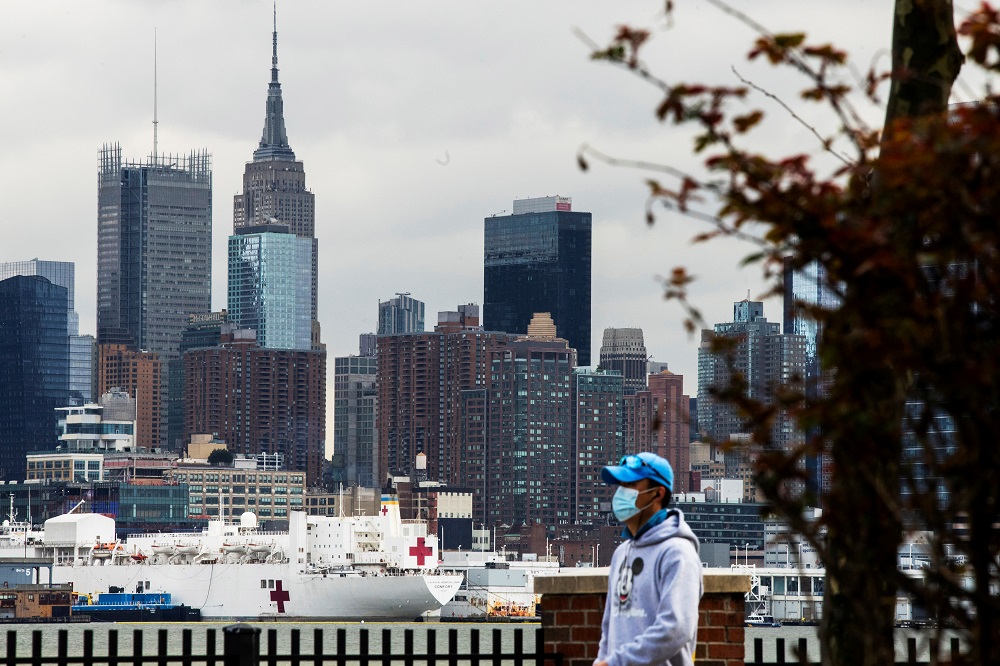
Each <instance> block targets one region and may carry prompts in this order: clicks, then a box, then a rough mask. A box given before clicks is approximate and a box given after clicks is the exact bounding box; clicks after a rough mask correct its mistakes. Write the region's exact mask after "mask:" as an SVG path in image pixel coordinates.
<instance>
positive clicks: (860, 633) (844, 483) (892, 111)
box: [820, 0, 963, 666]
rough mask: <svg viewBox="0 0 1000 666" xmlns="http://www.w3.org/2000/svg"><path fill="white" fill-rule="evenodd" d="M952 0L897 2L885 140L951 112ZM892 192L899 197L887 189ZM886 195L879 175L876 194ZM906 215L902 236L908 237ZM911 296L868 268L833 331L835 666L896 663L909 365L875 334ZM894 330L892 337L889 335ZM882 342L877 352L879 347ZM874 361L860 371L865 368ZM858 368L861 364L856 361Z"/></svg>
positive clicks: (885, 332) (830, 537)
mask: <svg viewBox="0 0 1000 666" xmlns="http://www.w3.org/2000/svg"><path fill="white" fill-rule="evenodd" d="M962 60H963V58H962V54H961V51H960V50H959V48H958V43H957V38H956V35H955V26H954V18H953V8H952V3H951V1H950V0H896V4H895V11H894V18H893V37H892V66H893V80H892V87H891V91H890V96H889V101H888V104H887V107H886V118H885V127H884V136H886V137H888V136H891V135H892V131H893V125H894V123H895V122H896V121H897V120H901V119H905V118H913V117H917V116H920V115H928V114H940V113H944V112H946V110H947V105H948V98H949V96H950V94H951V86H952V83H953V82H954V80H955V78H956V77H957V76H958V71H959V69H960V68H961V65H962ZM886 194H887V195H888V196H891V193H886ZM881 195H882V194H881V193H880V192H879V188H878V178H877V173H876V174H875V180H874V187H873V192H872V197H874V198H876V201H875V202H873V206H874V207H876V208H877V197H879V196H881ZM905 224H906V222H905V220H901V221H900V242H901V243H902V246H903V247H905V246H907V245H909V246H910V247H915V245H912V243H913V241H914V239H907V238H906V237H907V236H909V235H910V234H907V229H906V228H905ZM907 298H908V293H907V289H906V287H905V281H904V280H901V279H899V276H894V275H891V274H890V275H886V274H882V275H878V274H875V273H871V272H868V273H865V274H863V275H859V276H857V277H856V279H855V280H853V281H852V284H851V285H850V287H849V289H848V292H847V294H846V296H845V302H844V306H843V308H842V311H845V312H853V313H856V319H854V320H853V321H841V322H837V324H836V325H835V326H834V327H831V330H830V331H829V332H828V334H827V335H828V342H829V343H830V346H831V347H832V348H833V349H834V350H835V351H834V352H833V354H834V358H832V359H831V360H832V361H833V365H834V367H837V368H838V370H837V374H836V376H835V379H834V381H833V383H832V385H831V392H833V395H832V396H831V398H832V399H834V400H836V401H839V404H842V405H845V406H846V407H845V412H846V411H847V410H849V409H850V406H852V405H853V406H854V407H855V411H854V413H844V414H841V415H840V416H841V417H842V418H840V419H839V422H831V423H829V424H827V425H828V426H829V429H828V430H827V432H828V433H832V435H831V436H832V439H834V440H835V444H834V446H833V447H832V456H833V483H832V484H831V486H832V487H831V492H830V495H829V499H828V504H827V510H826V512H825V516H824V519H825V521H826V522H827V526H828V532H827V542H828V559H827V560H826V561H825V562H824V564H825V565H826V588H825V595H824V600H823V622H822V626H821V628H820V632H821V636H822V637H823V643H824V646H825V650H824V655H823V663H824V664H829V665H831V666H858V665H868V664H870V665H872V666H875V665H881V664H891V663H894V661H895V657H894V643H893V630H894V625H895V601H896V592H897V590H896V583H895V580H896V575H897V568H896V567H897V551H898V549H899V546H900V544H901V543H902V516H901V515H900V506H899V496H900V470H901V467H900V466H901V456H902V444H901V439H902V421H903V415H904V412H903V410H904V406H905V402H906V394H907V385H906V372H907V369H906V368H898V367H891V366H888V365H885V364H880V363H879V362H878V360H877V359H878V357H877V356H876V355H875V354H874V353H873V351H875V349H873V348H872V347H871V346H869V345H870V344H871V340H872V337H871V336H875V338H881V343H884V342H885V340H886V339H891V336H892V335H893V331H892V330H889V329H891V328H892V327H893V324H892V322H893V320H894V317H893V313H894V312H896V311H898V308H899V306H900V304H902V303H905V302H906V299H907ZM887 336H888V337H887ZM877 344H878V343H876V348H877ZM866 362H867V364H868V367H860V368H859V367H856V366H858V365H859V364H865V363H866ZM852 366H855V367H852Z"/></svg>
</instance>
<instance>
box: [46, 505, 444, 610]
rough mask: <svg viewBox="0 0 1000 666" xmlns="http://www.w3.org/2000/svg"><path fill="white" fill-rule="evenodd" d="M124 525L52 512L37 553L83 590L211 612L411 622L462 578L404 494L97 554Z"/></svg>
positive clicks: (149, 537)
mask: <svg viewBox="0 0 1000 666" xmlns="http://www.w3.org/2000/svg"><path fill="white" fill-rule="evenodd" d="M114 534H115V521H114V519H112V518H109V517H107V516H104V515H101V514H93V513H70V514H66V515H63V516H58V517H56V518H51V519H49V520H47V521H46V522H45V531H44V540H43V543H42V545H41V546H39V547H36V548H35V551H34V553H33V554H34V555H35V556H42V557H50V558H52V560H53V568H52V581H51V582H54V583H72V584H73V589H74V590H75V591H76V592H80V593H86V594H91V595H96V594H99V593H102V592H112V591H115V590H118V591H124V592H133V591H135V592H167V593H170V594H171V595H172V597H173V600H174V602H176V603H178V604H185V605H188V606H191V607H192V608H196V609H198V610H200V611H201V615H202V618H204V619H207V620H223V619H225V620H231V619H243V620H247V619H289V620H302V619H309V620H341V619H364V620H390V619H407V620H412V619H415V618H417V617H419V616H421V615H423V614H425V613H430V612H434V611H438V610H439V609H440V608H441V607H442V606H443V605H444V604H446V603H448V602H449V601H450V600H451V599H452V597H453V596H454V594H455V592H456V591H457V590H458V587H459V585H460V584H461V581H462V577H461V576H460V575H454V574H442V573H440V572H439V571H438V549H437V545H438V544H437V537H435V536H433V535H429V534H427V525H426V523H425V522H423V521H402V520H400V517H399V504H398V501H397V500H396V499H395V497H394V496H383V498H382V511H380V512H379V515H377V516H360V517H353V518H328V517H321V516H307V515H306V514H305V513H302V512H298V511H295V512H290V516H289V530H288V532H280V533H279V532H270V533H264V532H261V531H259V530H258V529H257V521H256V517H255V516H254V515H253V514H243V516H241V518H240V520H239V522H237V523H225V522H223V521H212V522H210V523H209V526H208V528H207V529H206V530H204V531H203V532H202V533H200V534H183V533H175V534H146V535H138V536H133V537H130V538H129V539H128V540H127V541H126V542H122V543H121V544H120V546H121V547H120V548H115V549H113V550H112V551H111V553H110V557H95V555H94V548H93V544H95V543H104V542H106V541H107V540H109V538H113V537H114ZM102 537H103V538H104V540H105V541H104V542H102V539H101V538H102ZM165 544H171V550H170V552H167V550H166V548H165ZM265 544H266V545H265Z"/></svg>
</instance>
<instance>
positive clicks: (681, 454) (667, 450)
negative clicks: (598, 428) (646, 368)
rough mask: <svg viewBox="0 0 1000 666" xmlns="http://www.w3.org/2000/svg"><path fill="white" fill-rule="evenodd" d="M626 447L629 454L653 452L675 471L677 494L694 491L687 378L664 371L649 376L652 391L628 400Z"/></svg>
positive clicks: (635, 395)
mask: <svg viewBox="0 0 1000 666" xmlns="http://www.w3.org/2000/svg"><path fill="white" fill-rule="evenodd" d="M625 400H626V404H627V406H626V413H627V414H628V421H627V423H626V428H625V431H626V433H627V434H626V447H627V450H628V452H629V453H635V452H638V451H652V452H654V453H656V454H657V455H659V456H661V457H663V458H666V459H667V460H668V461H669V462H670V464H671V466H672V467H673V468H674V492H675V493H683V492H688V491H690V490H692V488H690V487H689V484H688V479H689V476H690V475H689V472H690V471H691V446H690V439H691V438H690V436H689V433H688V428H689V416H688V414H689V412H688V409H689V406H690V398H689V397H688V396H686V395H684V377H683V376H682V375H675V374H674V373H672V372H670V371H669V370H664V371H662V372H659V373H657V374H655V375H650V376H649V388H647V389H643V390H642V391H639V392H637V393H635V394H634V395H632V396H628V397H626V398H625Z"/></svg>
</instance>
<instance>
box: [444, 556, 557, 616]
mask: <svg viewBox="0 0 1000 666" xmlns="http://www.w3.org/2000/svg"><path fill="white" fill-rule="evenodd" d="M443 558H444V559H443V562H442V563H441V568H442V569H443V570H445V571H449V572H452V573H461V574H462V575H463V583H462V586H461V587H460V588H459V590H458V591H457V592H456V593H455V596H454V598H453V599H452V600H451V601H449V602H448V603H447V604H446V605H445V606H444V608H442V609H441V617H442V618H469V619H472V618H479V619H486V618H510V619H515V618H523V619H534V618H536V617H537V616H538V603H539V596H538V595H537V594H535V576H537V575H539V574H552V573H557V572H558V571H559V563H558V562H547V561H543V562H540V561H537V560H509V559H507V558H506V557H505V556H504V554H502V553H497V552H495V551H488V552H472V553H469V552H464V553H463V552H454V551H448V552H445V553H444V554H443Z"/></svg>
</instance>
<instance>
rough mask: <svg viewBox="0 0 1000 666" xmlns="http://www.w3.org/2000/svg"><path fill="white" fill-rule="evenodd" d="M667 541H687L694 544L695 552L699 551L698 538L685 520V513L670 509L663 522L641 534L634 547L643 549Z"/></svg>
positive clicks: (634, 542)
mask: <svg viewBox="0 0 1000 666" xmlns="http://www.w3.org/2000/svg"><path fill="white" fill-rule="evenodd" d="M667 539H687V540H688V541H690V542H691V543H692V544H694V549H695V551H698V550H699V543H698V537H696V536H695V534H694V532H692V531H691V527H690V526H689V525H688V524H687V522H686V521H685V520H684V512H683V511H681V510H680V509H668V510H667V517H666V518H665V519H664V520H663V522H662V523H660V524H659V525H654V526H653V527H651V528H650V529H649V530H647V531H645V532H642V533H641V534H639V536H638V537H637V538H636V539H635V540H634V541H633V543H632V545H633V547H635V548H643V547H645V546H653V545H656V544H660V543H663V542H664V541H666V540H667Z"/></svg>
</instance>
